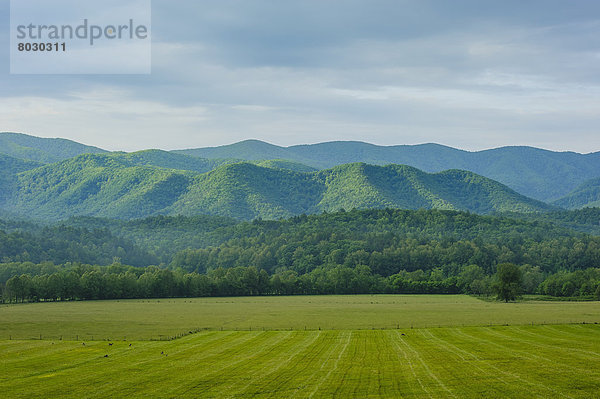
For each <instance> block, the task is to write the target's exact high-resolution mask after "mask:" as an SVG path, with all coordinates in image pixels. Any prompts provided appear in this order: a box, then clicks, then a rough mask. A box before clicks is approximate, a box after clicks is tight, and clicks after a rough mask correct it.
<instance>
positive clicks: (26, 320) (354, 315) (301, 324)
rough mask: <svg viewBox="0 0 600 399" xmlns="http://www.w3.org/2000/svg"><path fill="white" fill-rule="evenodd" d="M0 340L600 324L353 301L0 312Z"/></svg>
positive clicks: (581, 310) (412, 300) (590, 308)
mask: <svg viewBox="0 0 600 399" xmlns="http://www.w3.org/2000/svg"><path fill="white" fill-rule="evenodd" d="M0 320H1V321H2V322H1V323H0V339H9V338H12V339H32V338H33V339H38V338H39V337H40V335H41V336H42V338H44V339H60V338H61V337H62V338H63V339H65V340H74V339H87V340H99V339H120V340H122V339H124V338H126V339H128V340H148V339H161V338H164V339H166V338H168V337H173V336H177V335H178V334H182V333H184V334H185V333H187V332H189V331H197V330H204V329H208V330H250V329H252V330H263V329H265V330H290V329H293V330H304V329H305V328H306V329H307V330H318V329H319V328H320V329H321V330H357V329H362V330H365V329H382V328H385V329H396V328H411V327H414V328H424V327H455V326H457V327H460V326H489V325H505V324H509V325H526V324H527V325H531V324H532V323H533V324H561V323H583V322H585V323H594V322H600V302H547V301H526V302H520V303H508V304H505V303H499V302H485V301H481V300H478V299H476V298H473V297H469V296H466V295H357V296H350V295H347V296H334V295H331V296H293V297H243V298H199V299H159V300H157V299H155V300H127V301H88V302H58V303H36V304H24V305H0Z"/></svg>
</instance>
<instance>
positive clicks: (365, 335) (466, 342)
mask: <svg viewBox="0 0 600 399" xmlns="http://www.w3.org/2000/svg"><path fill="white" fill-rule="evenodd" d="M403 334H405V335H403ZM130 344H131V346H130ZM105 355H108V357H105ZM0 362H1V363H0V364H1V370H2V372H1V373H0V392H1V395H3V396H4V397H7V398H28V399H30V398H50V397H52V398H59V397H60V398H83V397H90V398H107V397H111V398H116V397H128V398H242V397H244V398H245V397H251V398H293V397H297V398H310V397H319V398H320V397H325V398H330V397H338V398H367V397H387V398H400V397H402V398H427V397H429V398H594V397H597V394H598V392H600V328H598V326H595V325H585V326H584V325H560V326H520V327H512V326H511V327H503V326H498V327H453V328H452V327H446V328H430V329H414V330H405V331H403V330H385V331H382V330H378V331H357V330H340V331H306V332H305V331H266V332H263V331H253V332H249V331H244V332H236V331H226V332H221V331H206V332H202V333H199V334H194V335H191V336H187V337H184V338H182V339H178V340H174V341H164V342H159V341H144V342H138V341H136V342H122V341H121V342H114V344H113V345H112V346H110V345H108V343H107V342H98V341H96V342H86V343H85V345H83V343H82V342H65V341H58V342H53V341H46V340H42V341H34V340H30V341H1V342H0Z"/></svg>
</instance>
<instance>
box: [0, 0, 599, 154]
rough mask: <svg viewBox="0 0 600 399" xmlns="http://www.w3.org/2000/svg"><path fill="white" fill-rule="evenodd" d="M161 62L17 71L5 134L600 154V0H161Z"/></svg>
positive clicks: (146, 144)
mask: <svg viewBox="0 0 600 399" xmlns="http://www.w3.org/2000/svg"><path fill="white" fill-rule="evenodd" d="M152 4H153V8H152V19H153V21H152V41H153V45H152V46H153V47H152V74H151V75H131V76H127V75H96V76H95V75H80V76H77V75H72V76H68V75H58V76H53V75H10V74H9V58H8V54H9V52H8V46H9V44H8V42H9V35H8V32H9V28H8V25H9V2H8V0H0V16H1V21H2V24H1V30H0V45H1V46H3V47H4V48H5V49H7V50H5V51H3V52H1V53H0V62H1V63H2V73H1V74H0V131H14V132H23V133H28V134H33V135H37V136H42V137H64V138H69V139H72V140H76V141H79V142H83V143H86V144H91V145H96V146H99V147H102V148H106V149H109V150H125V151H133V150H138V149H145V148H162V149H177V148H192V147H204V146H215V145H221V144H229V143H232V142H236V141H239V140H244V139H250V138H254V139H260V140H265V141H268V142H271V143H274V144H279V145H293V144H303V143H315V142H322V141H331V140H360V141H366V142H371V143H375V144H383V145H393V144H417V143H428V142H435V143H441V144H445V145H450V146H453V147H458V148H462V149H467V150H479V149H485V148H492V147H499V146H505V145H531V146H536V147H542V148H548V149H553V150H561V151H566V150H570V151H577V152H584V153H587V152H593V151H600V1H598V0H568V1H567V0H560V1H557V0H536V1H527V0H516V1H515V0H494V1H485V0H436V1H433V0H431V1H430V0H414V1H408V0H361V1H359V0H295V1H286V0H237V1H236V0H219V1H216V0H215V1H206V0H204V1H198V0H190V1H183V0H180V1H178V0H153V2H152Z"/></svg>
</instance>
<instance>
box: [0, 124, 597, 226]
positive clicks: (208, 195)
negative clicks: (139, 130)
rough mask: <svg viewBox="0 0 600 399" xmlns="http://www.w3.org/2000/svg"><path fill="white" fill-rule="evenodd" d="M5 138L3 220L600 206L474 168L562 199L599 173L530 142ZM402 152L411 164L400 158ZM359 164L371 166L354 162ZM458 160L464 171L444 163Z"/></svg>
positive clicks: (588, 196)
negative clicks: (148, 144)
mask: <svg viewBox="0 0 600 399" xmlns="http://www.w3.org/2000/svg"><path fill="white" fill-rule="evenodd" d="M57 140H58V141H57ZM15 142H16V143H15ZM0 143H3V144H4V143H8V144H10V145H8V146H4V145H0V167H2V173H1V174H0V213H2V214H11V215H13V214H17V215H26V216H28V217H35V218H40V219H52V220H56V219H64V218H68V217H70V216H100V217H112V218H121V219H131V218H140V217H145V216H149V215H158V214H165V215H176V214H182V215H197V214H212V215H221V216H230V217H235V218H241V219H253V218H265V219H275V218H281V217H288V216H292V215H298V214H302V213H318V212H323V211H327V212H330V211H337V210H339V209H340V208H344V209H352V208H359V209H360V208H404V209H418V208H425V209H431V208H437V209H455V210H466V211H471V212H475V213H482V214H486V213H493V212H545V211H549V210H553V209H557V207H563V208H581V207H584V206H590V205H591V206H593V205H596V206H598V205H599V204H598V201H600V189H599V186H600V184H599V183H600V181H599V179H591V178H590V179H587V180H586V179H584V180H583V182H581V183H578V185H576V186H575V187H576V190H575V191H573V192H572V193H569V192H568V193H567V194H569V195H568V196H565V197H564V198H561V199H559V200H557V201H555V202H554V203H553V204H548V203H545V202H543V201H540V200H537V199H533V198H529V197H528V196H526V195H524V194H523V192H522V191H521V192H517V191H518V190H516V191H515V190H513V189H511V188H510V187H509V185H504V184H502V183H500V182H498V181H495V179H491V178H490V176H487V175H486V176H485V177H484V176H483V175H481V174H478V173H474V172H473V171H469V170H468V169H477V168H483V169H486V170H488V171H496V172H497V174H500V175H502V176H504V179H505V180H511V179H513V180H514V181H515V183H514V184H513V185H517V186H522V187H530V186H532V185H535V184H534V183H535V182H538V184H537V187H538V188H539V187H552V186H553V185H554V186H555V187H554V188H553V190H554V191H555V192H556V193H558V192H563V191H565V190H566V188H565V186H567V185H571V184H574V183H573V182H574V181H577V182H579V181H580V180H582V177H581V176H594V177H599V176H600V164H598V165H596V162H597V161H598V160H599V159H600V156H599V154H598V153H594V154H587V155H582V154H576V153H556V152H551V151H545V150H540V149H536V148H529V147H505V148H500V149H496V150H489V151H481V152H477V153H469V152H466V151H461V150H456V149H453V148H450V147H444V146H440V145H435V144H425V145H421V146H394V147H379V146H373V145H370V144H365V143H357V142H334V143H323V144H316V145H307V146H293V147H277V146H273V145H271V144H267V143H263V142H259V141H252V140H251V141H245V142H240V143H237V144H234V145H231V146H223V147H216V148H206V149H195V150H182V151H171V152H168V151H161V150H146V151H139V152H134V153H122V152H112V153H109V152H107V151H104V150H102V149H99V148H96V147H89V146H85V145H83V144H79V143H76V142H72V141H69V140H62V139H41V138H34V137H31V136H26V135H19V134H0ZM57 143H60V144H57ZM294 154H296V155H294ZM298 154H300V155H298ZM484 154H487V164H486V162H485V161H484ZM200 155H202V157H200ZM394 157H396V158H402V159H404V160H405V161H409V162H404V163H405V164H403V165H402V164H397V163H395V162H389V161H391V160H393V158H394ZM357 159H359V160H361V159H362V160H367V161H368V162H362V161H361V162H349V163H345V161H346V160H357ZM56 160H58V161H56ZM428 160H431V162H428ZM470 160H471V161H470ZM461 162H462V163H461ZM469 162H470V163H469ZM409 163H412V164H417V165H419V166H421V167H420V168H419V167H415V166H409V165H407V164H409ZM456 163H461V165H462V166H463V167H458V168H444V165H451V164H456ZM466 166H469V168H467V167H466ZM553 168H555V169H554V172H555V173H554V174H553V173H552V171H553ZM594 168H595V169H594ZM567 180H568V181H569V183H568V184H567ZM558 186H560V187H558ZM530 189H531V190H534V189H533V188H531V187H530ZM525 191H527V190H525Z"/></svg>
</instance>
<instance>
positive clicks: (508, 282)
mask: <svg viewBox="0 0 600 399" xmlns="http://www.w3.org/2000/svg"><path fill="white" fill-rule="evenodd" d="M496 278H497V281H496V293H497V294H498V300H501V301H504V302H508V301H514V300H515V299H517V298H518V297H520V296H521V280H522V276H521V270H520V269H519V268H518V267H517V265H515V264H514V263H501V264H499V265H498V271H497V273H496Z"/></svg>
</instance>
